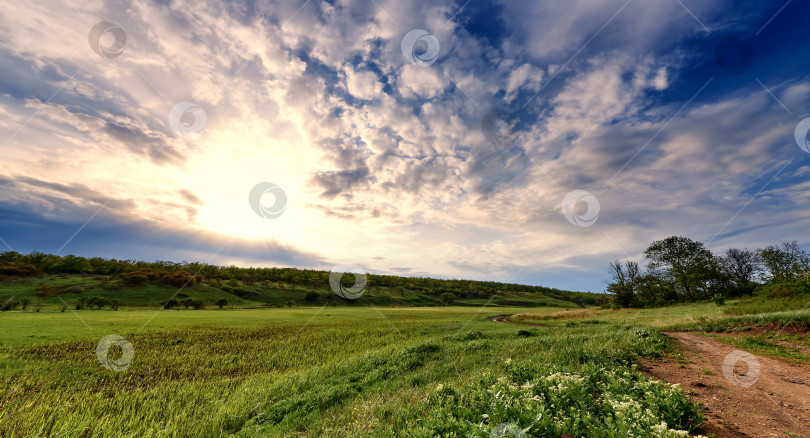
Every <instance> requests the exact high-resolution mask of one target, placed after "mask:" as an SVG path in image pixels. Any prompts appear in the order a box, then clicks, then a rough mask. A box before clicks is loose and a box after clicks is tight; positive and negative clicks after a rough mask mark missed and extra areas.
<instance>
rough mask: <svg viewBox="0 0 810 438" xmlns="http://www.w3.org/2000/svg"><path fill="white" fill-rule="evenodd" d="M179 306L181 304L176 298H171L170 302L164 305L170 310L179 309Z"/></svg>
mask: <svg viewBox="0 0 810 438" xmlns="http://www.w3.org/2000/svg"><path fill="white" fill-rule="evenodd" d="M179 304H180V303H179V302H178V301H177V300H175V299H174V298H170V299H169V301H166V302H165V303H164V304H163V308H164V309H167V310H168V309H172V308H174V307H177V306H178V305H179Z"/></svg>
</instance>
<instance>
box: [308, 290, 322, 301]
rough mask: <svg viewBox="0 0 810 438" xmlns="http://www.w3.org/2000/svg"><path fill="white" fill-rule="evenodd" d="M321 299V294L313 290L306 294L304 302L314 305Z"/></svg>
mask: <svg viewBox="0 0 810 438" xmlns="http://www.w3.org/2000/svg"><path fill="white" fill-rule="evenodd" d="M320 297H321V294H319V293H318V292H316V291H314V290H311V291H309V292H307V293H306V294H304V301H306V302H309V303H314V302H316V301H318V298H320Z"/></svg>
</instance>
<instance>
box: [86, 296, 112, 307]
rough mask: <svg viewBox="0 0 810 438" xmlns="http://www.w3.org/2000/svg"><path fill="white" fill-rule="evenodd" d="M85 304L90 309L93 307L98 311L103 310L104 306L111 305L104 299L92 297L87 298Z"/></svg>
mask: <svg viewBox="0 0 810 438" xmlns="http://www.w3.org/2000/svg"><path fill="white" fill-rule="evenodd" d="M85 304H86V305H87V308H88V309H92V308H93V307H95V308H97V309H98V310H101V309H102V308H103V307H104V306H106V305H107V304H109V301H107V299H106V298H104V297H90V298H87V301H86V302H85Z"/></svg>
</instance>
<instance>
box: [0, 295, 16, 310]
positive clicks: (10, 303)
mask: <svg viewBox="0 0 810 438" xmlns="http://www.w3.org/2000/svg"><path fill="white" fill-rule="evenodd" d="M19 305H20V303H19V302H17V300H15V299H14V297H11V298H9V299H7V300H5V301H3V303H2V304H0V310H2V311H3V312H5V311H6V310H14V309H15V308H16V307H17V306H19Z"/></svg>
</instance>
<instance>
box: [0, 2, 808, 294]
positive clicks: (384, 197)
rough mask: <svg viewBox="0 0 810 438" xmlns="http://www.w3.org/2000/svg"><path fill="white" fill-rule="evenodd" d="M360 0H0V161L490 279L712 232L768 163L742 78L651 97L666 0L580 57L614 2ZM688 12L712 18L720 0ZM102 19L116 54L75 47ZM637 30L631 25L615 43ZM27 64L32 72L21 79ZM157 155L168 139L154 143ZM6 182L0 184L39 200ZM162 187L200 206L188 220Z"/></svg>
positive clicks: (21, 172) (634, 9)
mask: <svg viewBox="0 0 810 438" xmlns="http://www.w3.org/2000/svg"><path fill="white" fill-rule="evenodd" d="M379 4H380V6H376V5H373V4H370V3H368V2H360V1H348V0H347V1H341V2H335V3H334V4H329V3H326V2H321V3H311V4H307V5H305V6H304V7H303V9H301V10H300V11H298V8H299V7H300V5H298V4H293V3H289V2H272V3H266V2H260V3H256V4H255V5H253V6H254V7H255V9H256V12H257V13H260V14H261V18H257V16H250V17H246V16H242V12H240V11H239V9H238V8H237V7H236V6H234V5H225V4H222V3H220V2H214V1H212V2H207V3H202V4H199V5H198V4H195V5H193V6H192V5H190V4H187V3H172V4H170V5H163V4H158V3H144V4H142V5H140V9H135V8H134V7H121V6H119V5H116V4H106V5H103V6H96V7H91V5H81V7H79V10H80V11H81V12H78V13H77V12H76V11H73V10H72V9H71V8H69V7H68V6H65V5H54V6H52V7H48V8H45V7H40V6H37V5H35V4H25V3H16V4H12V3H7V4H3V5H2V6H0V8H1V9H0V25H2V26H3V27H4V29H7V32H6V35H7V38H6V39H4V40H2V41H0V49H2V50H4V51H5V52H7V53H8V54H7V55H4V56H6V57H7V58H9V59H13V60H15V62H18V64H15V65H17V67H16V68H10V69H9V72H8V76H9V77H10V78H13V79H9V81H17V83H18V84H19V87H20V89H21V90H22V91H21V94H25V93H38V94H34V95H35V96H37V98H36V99H31V98H30V96H27V98H28V100H26V98H23V97H20V96H17V95H15V96H12V95H8V96H4V97H3V99H1V100H0V115H4V117H2V118H1V120H0V134H2V135H4V136H8V135H11V133H13V132H14V131H15V130H16V129H17V127H18V126H19V125H20V124H21V123H23V122H24V120H25V119H26V118H27V116H28V114H31V113H32V112H34V111H39V113H38V114H37V116H36V117H35V118H34V119H32V121H31V122H30V124H29V125H28V126H27V127H26V128H25V129H24V130H22V131H21V132H20V133H19V134H18V135H17V136H16V137H15V138H14V140H12V141H11V142H10V143H9V144H8V145H6V146H5V147H3V149H2V152H3V154H4V157H6V159H5V160H4V162H3V163H0V170H2V174H3V175H7V176H10V177H19V176H27V177H31V178H36V179H38V180H41V181H47V182H53V183H60V184H64V185H67V186H71V185H72V184H83V185H84V186H86V187H87V188H88V189H90V190H94V191H97V192H100V193H111V194H112V193H114V194H115V196H116V199H118V198H121V199H128V200H132V203H131V204H124V203H122V204H120V206H118V208H120V209H121V210H122V212H123V213H125V214H129V215H132V216H133V217H138V218H140V219H143V220H146V221H158V222H161V223H164V224H175V225H176V224H178V223H181V224H183V226H188V227H190V228H198V229H206V230H208V231H212V232H216V233H223V234H239V235H246V236H250V237H251V238H254V239H259V240H261V239H263V238H266V239H275V240H278V241H280V242H281V243H283V244H288V245H292V246H295V247H296V248H298V249H301V250H302V252H306V253H309V254H317V255H319V256H321V257H322V258H323V259H326V260H330V261H334V262H341V261H351V262H354V263H358V264H361V265H365V266H368V267H369V268H371V269H375V270H387V269H390V268H392V267H395V266H408V267H411V268H412V269H413V270H414V271H415V272H431V273H433V274H434V275H435V274H443V275H447V276H465V277H469V276H475V277H479V278H480V277H490V276H493V277H495V278H497V279H501V280H509V277H510V276H512V275H514V272H515V271H517V270H518V269H520V267H521V266H524V265H525V264H526V263H530V264H531V266H530V267H529V268H526V270H527V272H528V271H531V272H538V271H540V270H542V269H546V270H554V269H564V270H569V271H574V272H581V271H584V270H588V269H591V270H593V266H592V265H589V264H590V263H594V260H601V259H605V260H607V259H610V258H614V257H617V256H622V257H623V255H622V253H623V252H624V250H626V251H628V252H629V253H630V254H631V255H633V254H635V253H637V252H638V250H639V248H640V246H641V245H642V244H643V243H644V242H645V241H646V240H647V239H651V238H660V237H661V236H660V235H657V234H656V233H660V230H672V232H675V231H683V232H688V233H693V234H700V235H699V236H697V237H704V236H706V235H709V234H711V233H712V232H713V231H712V229H713V228H719V226H720V225H722V222H723V220H724V218H727V217H729V216H730V215H729V212H732V213H733V211H735V210H736V209H737V208H739V202H740V200H741V199H744V198H745V194H747V192H745V190H748V189H750V188H751V185H752V183H751V182H750V181H747V179H748V178H750V175H751V173H753V172H755V171H756V170H757V169H761V168H767V169H769V170H771V167H773V165H774V163H770V162H771V161H773V160H775V159H776V157H774V156H772V154H773V153H774V150H775V149H776V147H775V145H776V144H779V142H780V141H781V140H783V139H784V138H789V134H790V133H787V134H786V130H789V127H788V126H785V125H784V124H780V122H779V119H778V117H776V116H774V115H773V114H772V112H771V111H774V110H779V111H781V109H779V108H777V107H776V104H775V103H774V102H773V101H771V100H770V99H771V98H770V97H769V96H767V95H765V94H764V93H762V92H752V93H748V95H746V96H743V97H733V98H727V99H725V100H720V101H718V102H716V103H714V104H699V103H698V102H696V103H695V104H694V105H693V106H692V107H690V108H689V109H688V111H685V112H684V113H683V114H681V115H680V116H679V117H678V118H677V119H675V120H673V121H672V123H671V124H670V125H666V123H667V119H668V118H669V117H670V116H672V115H674V114H675V112H676V111H677V110H678V107H679V106H680V104H681V102H677V103H676V104H674V105H673V104H658V103H656V101H655V99H653V98H652V97H651V96H653V95H655V94H656V93H657V92H658V91H661V90H665V89H668V88H670V87H672V86H673V85H674V84H675V83H676V82H677V80H678V72H679V69H680V68H681V67H682V66H681V65H679V62H682V59H683V57H676V56H657V55H656V51H655V50H654V49H655V48H656V44H658V43H659V42H660V41H662V40H665V39H666V38H667V37H668V36H669V34H671V33H672V32H671V30H672V28H673V27H675V26H681V27H679V28H682V29H685V30H682V31H681V33H680V34H679V35H681V34H682V35H693V33H694V34H699V33H700V32H702V29H699V28H696V26H695V24H694V22H693V19H692V18H691V17H689V16H686V15H684V14H683V11H682V9H680V7H679V6H678V5H677V3H674V2H672V3H666V2H665V3H661V4H658V3H655V4H654V3H644V4H643V5H642V4H633V5H631V6H628V7H627V9H626V10H625V11H623V12H622V13H621V14H620V15H617V16H616V18H615V22H614V24H612V25H610V27H606V28H605V29H604V30H603V31H602V32H601V33H600V34H599V37H598V38H595V39H594V40H593V41H592V42H591V44H590V45H589V46H588V47H587V48H586V49H584V50H582V51H581V52H580V53H578V54H577V51H578V50H579V49H580V48H581V47H582V45H583V44H584V43H585V42H587V41H588V39H589V38H591V37H592V36H593V35H594V34H595V33H596V32H597V31H599V29H600V27H601V26H602V25H603V24H604V23H605V21H606V20H607V19H608V18H610V17H611V15H612V14H613V13H614V12H615V11H616V10H617V9H618V8H619V7H620V6H621V5H622V4H623V2H608V3H606V4H603V5H600V6H595V7H594V6H593V5H592V4H591V3H590V2H584V1H577V2H569V3H560V2H558V3H544V4H542V5H537V4H536V3H534V2H533V3H531V6H527V4H526V3H522V2H517V3H514V4H513V3H504V4H503V5H502V6H503V7H502V10H501V14H500V16H498V17H491V18H492V20H493V26H496V25H498V23H501V24H502V25H503V26H504V30H503V35H502V36H503V37H504V39H505V40H504V41H503V43H502V44H500V45H498V46H494V45H492V41H490V40H489V39H488V38H487V37H484V36H481V35H476V34H472V33H470V32H469V31H468V30H467V29H465V28H464V27H463V26H462V22H463V20H465V17H464V15H463V14H461V15H459V16H457V17H456V18H455V21H453V20H449V19H448V18H449V17H451V16H453V14H454V13H455V11H456V8H457V6H458V5H454V4H450V3H447V4H435V3H431V2H424V1H423V2H395V1H386V2H383V1H380V2H379ZM248 9H250V8H247V7H245V11H247V10H248ZM695 9H696V13H699V14H701V16H703V15H702V14H706V16H711V14H712V12H713V11H716V10H717V6H716V5H697V6H695ZM129 12H133V13H134V16H133V17H132V18H127V15H126V14H127V13H129ZM10 17H14V18H13V19H12V18H10ZM102 19H105V20H113V21H117V22H120V23H121V24H122V26H123V27H124V28H125V29H126V31H127V33H128V36H129V38H128V43H127V47H126V49H125V52H124V55H122V56H121V57H119V58H115V59H103V58H100V57H98V56H97V55H95V54H94V53H93V52H92V51H91V50H90V48H89V47H88V46H87V35H86V31H89V28H90V27H91V26H92V25H93V24H95V23H96V22H98V21H100V20H102ZM707 21H708V20H707ZM414 28H423V29H426V30H428V31H429V32H431V33H432V34H433V35H434V36H435V37H436V38H437V39H438V40H439V42H440V45H441V50H440V56H439V59H438V60H437V62H436V63H435V64H433V65H431V66H428V67H421V66H416V65H412V64H409V63H408V62H407V61H406V60H405V59H404V57H403V56H402V53H401V50H400V39H401V38H402V36H403V35H404V34H405V33H406V32H407V31H409V30H411V29H414ZM616 28H618V29H623V31H622V32H617V31H616V30H615V29H616ZM690 32H693V33H690ZM634 33H637V34H639V35H644V38H639V37H637V38H628V37H627V35H632V34H634ZM668 44H676V42H675V43H672V42H670V43H668ZM591 49H593V51H591ZM574 54H577V56H576V57H575V58H572V56H573V55H574ZM672 59H677V60H676V61H673V60H672ZM568 60H571V62H570V63H568V64H565V63H566V61H568ZM79 66H83V68H82V70H81V71H79V73H78V74H77V75H76V77H75V78H74V79H72V80H68V76H70V75H71V74H73V73H74V72H76V71H77V70H78V67H79ZM563 66H565V69H562V67H563ZM32 72H33V73H32ZM558 73H559V74H558ZM32 74H33V75H37V80H36V81H34V82H33V83H31V82H26V81H25V80H24V79H25V77H26V76H27V75H28V76H30V75H32ZM557 74H558V75H557ZM555 75H556V76H555ZM552 77H553V78H552ZM544 81H547V83H546V82H544ZM384 84H387V85H386V86H385V87H386V88H385V90H386V91H385V92H384V91H383V90H384ZM34 85H36V86H34ZM543 85H548V86H547V87H546V86H544V87H543V93H542V95H541V96H539V97H538V98H537V100H535V101H533V102H531V105H528V106H527V107H525V108H524V107H522V105H523V104H525V103H526V102H524V101H522V100H521V99H524V98H526V97H528V96H531V95H533V94H534V93H536V92H537V91H538V90H540V88H541V86H543ZM62 86H64V88H63V89H62V90H61V91H60V93H59V96H58V98H56V99H54V100H53V101H51V102H49V103H48V104H44V103H42V102H43V101H44V100H46V99H47V97H48V95H49V94H50V93H52V92H54V91H56V89H58V88H59V87H62ZM775 89H776V91H777V92H779V93H780V96H781V97H782V99H783V100H784V102H786V103H787V104H788V105H790V106H791V107H792V108H801V107H802V105H806V103H807V101H808V99H809V98H810V92H809V91H808V90H810V86H809V85H808V84H807V83H799V84H793V85H792V86H784V87H782V88H780V89H777V88H775ZM780 90H781V91H780ZM389 91H390V94H389ZM346 92H348V93H349V94H351V95H352V96H354V97H355V98H356V99H359V100H361V102H357V101H351V100H349V101H347V100H346V99H344V96H345V93H346ZM691 92H692V91H691V90H690V92H689V94H691ZM184 100H188V101H193V102H195V103H197V104H198V105H200V107H201V108H203V109H204V110H205V111H206V113H207V118H208V124H207V125H206V128H205V130H204V132H203V133H202V136H201V137H200V138H198V139H195V140H190V139H184V138H180V137H178V136H176V135H174V134H173V133H172V132H171V131H170V130H169V129H168V127H167V121H166V117H167V115H168V112H169V109H171V108H172V106H173V105H174V104H176V103H177V102H179V101H184ZM503 104H506V105H507V106H509V105H512V106H515V107H516V108H517V109H518V111H517V112H521V111H524V112H528V113H530V114H531V115H533V116H535V117H536V120H535V123H531V122H532V120H528V118H527V117H530V116H525V115H524V119H522V120H521V123H522V125H523V128H522V132H521V137H520V140H519V141H518V144H517V145H516V146H514V147H511V148H510V147H508V146H507V147H501V146H497V147H496V146H494V145H491V144H489V143H488V141H487V140H486V138H485V136H484V135H483V133H482V132H481V129H482V128H481V119H482V118H483V117H484V115H485V114H487V113H488V112H489V111H490V109H491V108H492V107H498V106H499V105H503ZM534 110H537V112H534V113H533V112H532V111H534ZM662 128H666V129H664V130H663V132H662V134H661V135H660V136H659V137H658V138H657V141H655V142H652V143H651V144H650V145H649V146H648V147H647V149H646V150H645V151H644V153H642V154H640V155H639V156H638V157H637V158H636V161H635V162H634V163H633V164H632V165H631V166H629V167H628V168H627V169H626V170H625V171H624V172H623V173H622V174H621V175H620V176H619V177H618V178H617V179H616V180H615V182H614V183H613V184H612V185H611V186H610V187H608V188H603V187H602V184H604V182H605V181H607V180H608V179H609V178H610V177H611V176H612V175H613V173H614V172H615V171H616V170H618V168H619V167H620V166H621V165H623V164H624V163H625V162H626V160H627V159H629V158H630V156H632V155H633V153H635V152H636V151H637V150H638V149H639V148H640V147H641V146H642V145H644V143H645V142H646V141H647V140H648V139H650V138H651V137H652V136H653V135H654V134H655V133H656V132H657V131H658V130H659V129H662ZM729 132H730V133H731V134H728V133H729ZM720 133H726V135H725V137H724V136H723V135H721V134H720ZM156 149H159V150H163V151H164V152H165V153H166V154H167V155H166V156H165V157H163V156H160V157H161V158H163V159H161V160H156V159H155V158H154V156H153V155H155V153H154V151H155V150H156ZM169 152H172V153H169ZM769 163H770V164H769ZM769 166H770V167H769ZM800 175H801V173H799V174H797V175H796V176H800ZM260 181H272V182H275V183H277V184H279V185H281V186H282V187H283V188H284V189H285V190H286V191H287V194H288V199H289V202H290V205H289V207H288V210H287V211H286V212H285V215H284V216H282V218H280V220H278V221H275V222H273V223H272V224H271V223H269V222H267V221H265V220H262V219H261V218H258V217H257V216H255V215H254V214H253V213H252V212H251V211H250V209H249V208H247V204H246V197H247V193H248V192H249V190H250V188H251V187H252V185H253V184H255V183H257V182H260ZM715 185H717V186H718V187H719V188H718V189H717V190H714V191H713V190H711V189H712V188H714V186H715ZM26 187H27V188H26V189H25V190H26V191H25V192H24V193H23V192H22V191H21V192H20V193H16V192H15V193H13V194H11V195H7V196H8V197H9V198H14V199H15V200H21V199H26V200H27V201H31V202H35V201H36V199H39V200H44V199H46V198H47V196H59V195H58V193H54V192H53V191H52V190H50V189H49V191H46V190H45V189H44V188H43V187H33V186H30V185H28V186H26ZM71 187H72V186H71ZM167 187H170V188H171V190H167ZM573 189H590V190H591V191H592V192H593V193H595V194H596V195H597V196H598V197H599V198H600V202H602V205H603V214H602V215H601V216H600V219H599V222H598V226H597V227H593V228H591V229H588V230H584V229H579V228H576V227H573V226H571V225H570V224H569V223H568V222H566V221H565V219H564V218H563V217H562V215H561V214H560V211H559V205H560V202H561V200H562V198H563V197H564V196H565V194H566V193H567V192H568V191H570V190H573ZM182 190H186V191H188V192H190V193H192V194H193V195H195V196H197V197H198V198H200V199H201V200H202V205H194V206H193V207H194V208H196V209H198V214H197V215H196V216H194V215H192V217H189V215H188V211H187V208H188V207H190V206H191V205H190V203H189V201H188V199H187V197H184V196H183V195H182ZM46 192H47V193H46ZM82 193H84V192H82ZM46 195H47V196H46ZM772 196H782V197H785V198H786V199H787V200H786V201H785V202H793V201H791V200H796V201H795V202H799V200H800V199H804V198H801V196H800V195H799V194H798V193H796V192H790V191H781V192H776V191H774V192H773V195H772ZM4 199H6V198H4ZM724 199H725V201H724ZM86 202H88V203H91V204H92V203H93V202H96V201H92V200H89V201H86ZM802 202H805V201H802ZM784 213H785V212H784V211H783V212H782V213H781V214H784ZM696 214H700V215H701V217H699V218H697V217H696V216H695V215H696ZM761 216H762V215H751V216H747V217H746V218H745V219H742V218H741V219H740V220H739V223H740V225H742V224H743V223H745V224H749V222H750V224H751V225H752V226H753V224H756V223H757V221H762V220H764V219H763V218H762V217H761ZM684 223H688V224H691V225H690V226H688V227H687V226H684V225H683V224H684ZM714 231H716V229H715V230H714ZM605 233H609V236H610V238H608V237H606V234H605ZM617 244H618V245H620V246H619V247H617ZM621 246H623V247H624V248H621ZM572 248H574V249H575V250H574V251H572ZM538 267H540V268H538ZM600 272H601V269H600Z"/></svg>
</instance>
